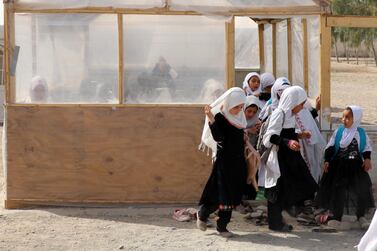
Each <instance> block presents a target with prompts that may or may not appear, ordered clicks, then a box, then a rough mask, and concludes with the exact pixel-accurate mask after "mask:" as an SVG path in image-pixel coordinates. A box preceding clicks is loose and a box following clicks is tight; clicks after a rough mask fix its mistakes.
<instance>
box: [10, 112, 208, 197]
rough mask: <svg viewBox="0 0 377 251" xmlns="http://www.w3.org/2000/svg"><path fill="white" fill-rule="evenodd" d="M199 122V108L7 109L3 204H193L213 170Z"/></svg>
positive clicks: (202, 118) (201, 119)
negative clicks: (202, 149)
mask: <svg viewBox="0 0 377 251" xmlns="http://www.w3.org/2000/svg"><path fill="white" fill-rule="evenodd" d="M203 123H204V115H203V108H202V107H198V108H154V107H150V108H145V107H126V108H118V109H115V110H114V109H112V108H110V107H109V108H99V107H86V108H82V107H72V108H69V109H67V108H64V107H60V108H51V107H15V106H10V107H8V122H7V125H6V126H7V128H6V129H7V159H6V161H7V167H8V169H7V170H8V172H7V174H6V189H7V200H9V201H19V202H23V201H25V202H28V201H46V203H48V202H54V201H55V202H59V201H60V202H98V203H114V202H115V203H177V202H181V203H188V202H190V203H195V202H197V200H198V199H199V197H200V194H201V192H202V189H203V186H204V185H205V182H206V180H207V178H208V176H209V173H210V171H211V168H212V167H211V166H212V165H211V158H210V157H209V156H207V154H205V153H202V152H200V151H198V150H197V149H198V148H197V147H198V144H199V142H200V136H201V132H202V128H203ZM20 156H22V158H20Z"/></svg>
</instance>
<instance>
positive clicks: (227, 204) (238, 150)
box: [197, 87, 247, 237]
mask: <svg viewBox="0 0 377 251" xmlns="http://www.w3.org/2000/svg"><path fill="white" fill-rule="evenodd" d="M245 101H246V96H245V92H244V91H243V90H242V89H241V88H238V87H234V88H231V89H229V90H228V91H226V92H225V93H224V94H223V95H222V96H220V97H219V98H218V99H217V100H216V101H215V102H213V103H212V104H211V105H210V106H206V107H205V109H204V111H205V114H206V122H205V125H204V129H203V134H202V144H201V148H203V147H205V146H207V147H209V148H211V150H212V153H213V155H212V156H213V157H214V164H213V169H212V172H211V175H210V177H209V179H208V181H207V184H206V186H205V188H204V191H203V193H202V196H201V199H200V201H199V211H198V215H197V227H198V228H199V229H200V230H202V231H205V230H206V229H207V226H206V221H207V219H208V217H209V215H210V214H211V213H213V212H215V211H216V210H219V211H218V216H219V219H218V220H217V231H218V232H219V234H220V235H221V236H223V237H231V236H232V233H231V232H229V231H228V229H227V225H228V223H229V221H230V218H231V216H232V210H233V209H234V208H235V207H236V206H238V205H239V204H240V202H241V197H242V193H243V188H244V184H245V181H246V161H245V156H244V151H245V142H244V129H245V128H246V125H247V122H246V118H245V114H244V112H243V108H244V104H245Z"/></svg>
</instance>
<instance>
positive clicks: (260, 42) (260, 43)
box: [258, 24, 265, 72]
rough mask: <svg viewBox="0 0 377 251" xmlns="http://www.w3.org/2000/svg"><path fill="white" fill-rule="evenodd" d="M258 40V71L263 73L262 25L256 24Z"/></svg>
mask: <svg viewBox="0 0 377 251" xmlns="http://www.w3.org/2000/svg"><path fill="white" fill-rule="evenodd" d="M258 39H259V69H260V71H261V72H264V71H265V61H264V24H258Z"/></svg>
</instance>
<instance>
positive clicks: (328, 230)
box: [312, 227, 338, 233]
mask: <svg viewBox="0 0 377 251" xmlns="http://www.w3.org/2000/svg"><path fill="white" fill-rule="evenodd" d="M312 232H316V233H336V232H338V231H337V230H336V229H335V228H322V227H316V228H313V229H312Z"/></svg>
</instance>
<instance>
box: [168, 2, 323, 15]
mask: <svg viewBox="0 0 377 251" xmlns="http://www.w3.org/2000/svg"><path fill="white" fill-rule="evenodd" d="M169 6H170V8H171V9H173V10H186V11H191V10H195V11H199V12H200V11H227V10H236V9H241V8H250V9H252V8H268V7H271V8H276V7H292V6H317V4H316V3H315V2H314V1H312V0H263V1H260V0H216V1H213V0H171V1H170V4H169Z"/></svg>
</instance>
